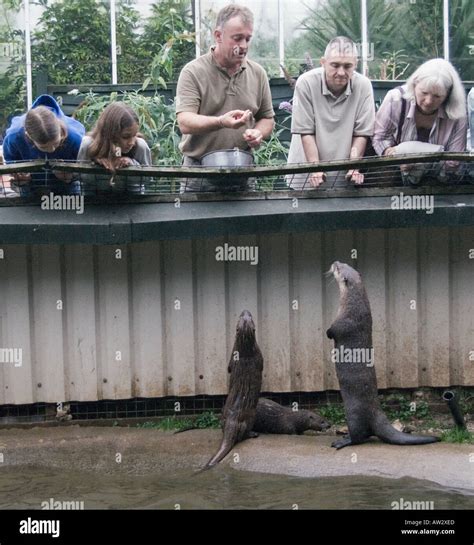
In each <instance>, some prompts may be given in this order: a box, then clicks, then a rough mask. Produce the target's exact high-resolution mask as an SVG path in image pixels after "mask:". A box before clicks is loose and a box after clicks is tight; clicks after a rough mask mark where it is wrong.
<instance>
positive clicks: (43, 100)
mask: <svg viewBox="0 0 474 545" xmlns="http://www.w3.org/2000/svg"><path fill="white" fill-rule="evenodd" d="M84 134H85V129H84V126H83V125H82V124H81V123H79V121H77V120H76V119H73V118H71V117H67V116H66V115H64V113H63V111H62V110H61V108H60V107H59V104H58V103H57V102H56V100H55V99H54V98H53V97H52V96H49V95H41V96H39V97H38V98H37V99H36V100H35V102H34V103H33V105H32V107H31V109H30V110H28V112H27V113H26V114H23V115H20V116H17V117H14V118H13V119H12V123H11V125H10V127H9V128H8V129H7V131H6V135H5V139H4V141H3V157H4V159H5V162H6V163H11V162H14V161H29V160H34V159H46V160H50V159H58V160H72V161H75V160H76V159H77V154H78V152H79V148H80V146H81V142H82V137H83V136H84ZM15 180H16V182H17V184H18V185H19V188H20V194H21V195H22V196H29V195H31V192H32V190H33V189H34V188H35V187H37V186H45V185H46V186H47V187H48V188H49V189H50V190H51V191H53V192H54V193H57V194H61V193H62V194H77V193H79V192H80V185H79V182H77V181H72V174H69V173H66V172H59V171H49V170H47V169H46V170H45V171H43V172H34V173H32V174H29V173H21V174H20V173H18V174H16V175H15Z"/></svg>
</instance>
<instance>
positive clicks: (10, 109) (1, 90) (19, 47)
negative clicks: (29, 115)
mask: <svg viewBox="0 0 474 545" xmlns="http://www.w3.org/2000/svg"><path fill="white" fill-rule="evenodd" d="M20 5H21V1H20V0H0V42H1V43H2V44H9V48H8V50H7V51H8V53H9V56H8V57H5V59H7V58H8V59H9V60H8V61H7V63H5V64H3V62H2V61H3V58H0V69H2V70H0V134H2V133H3V132H4V130H5V129H6V128H7V127H8V125H9V120H10V118H11V117H12V116H13V115H18V114H20V113H22V112H23V111H24V110H25V108H26V81H25V58H24V51H23V49H24V48H23V44H24V33H23V32H21V31H20V30H18V29H16V28H14V26H13V20H14V18H15V16H16V15H17V14H18V12H19V9H20ZM2 65H3V66H2Z"/></svg>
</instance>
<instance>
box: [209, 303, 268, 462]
mask: <svg viewBox="0 0 474 545" xmlns="http://www.w3.org/2000/svg"><path fill="white" fill-rule="evenodd" d="M228 372H229V373H230V382H229V393H228V395H227V399H226V402H225V405H224V409H223V411H222V426H223V435H224V436H223V439H222V443H221V446H220V448H219V450H218V451H217V452H216V454H215V455H214V456H213V457H212V458H211V459H210V460H209V462H208V463H207V464H206V465H205V466H204V468H203V470H206V469H210V468H211V467H213V466H215V465H216V464H218V463H219V462H220V461H221V460H222V459H224V458H225V457H226V456H227V454H228V453H229V452H230V451H231V450H232V448H233V447H234V445H236V444H237V443H239V442H240V441H243V440H244V439H247V438H249V437H257V435H258V434H256V433H255V432H253V431H252V428H253V426H254V422H255V417H256V414H257V403H258V397H259V395H260V388H261V386H262V372H263V356H262V353H261V351H260V348H259V347H258V344H257V340H256V336H255V324H254V322H253V318H252V315H251V314H250V312H249V311H248V310H244V311H243V312H242V314H241V315H240V317H239V321H238V323H237V331H236V336H235V342H234V347H233V350H232V355H231V357H230V362H229V365H228Z"/></svg>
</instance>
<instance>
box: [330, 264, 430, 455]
mask: <svg viewBox="0 0 474 545" xmlns="http://www.w3.org/2000/svg"><path fill="white" fill-rule="evenodd" d="M330 272H331V273H332V274H333V275H334V278H335V279H336V281H337V283H338V286H339V296H340V299H339V309H338V312H337V316H336V319H335V320H334V322H333V323H332V325H331V327H330V328H329V329H328V330H327V336H328V337H329V338H330V339H334V344H335V348H336V349H337V350H338V352H340V353H341V352H342V351H344V352H345V353H346V351H347V350H348V349H349V354H351V353H352V354H355V352H356V351H355V350H354V349H362V350H363V351H364V352H363V353H364V354H367V353H368V354H373V350H372V348H373V345H372V315H371V311H370V304H369V300H368V298H367V294H366V292H365V288H364V286H363V284H362V280H361V277H360V274H359V273H358V272H357V271H356V270H354V269H353V268H352V267H350V266H349V265H346V264H345V263H340V262H338V261H335V262H334V263H333V264H332V265H331V269H330ZM367 349H368V350H369V352H367ZM360 353H361V352H360V351H359V354H360ZM336 373H337V378H338V380H339V385H340V388H341V395H342V399H343V401H344V409H345V412H346V418H347V424H348V428H349V436H348V437H345V438H343V439H341V440H338V441H335V442H334V443H333V444H332V446H333V447H335V448H337V449H340V448H343V447H346V446H348V445H358V444H360V443H364V442H365V441H367V440H368V439H369V438H370V437H371V436H372V435H375V436H377V437H378V438H379V439H381V440H382V441H384V442H385V443H391V444H393V445H422V444H426V443H434V442H436V441H439V439H438V438H437V437H432V436H423V435H412V434H408V433H402V432H400V431H397V430H396V429H395V428H394V427H393V426H392V425H391V424H390V421H389V420H388V418H387V417H386V416H385V414H384V412H383V411H382V408H381V406H380V402H379V399H378V392H377V378H376V374H375V368H374V364H373V361H370V362H367V361H365V362H364V361H361V359H360V358H357V357H353V358H349V361H347V358H344V359H343V361H342V362H341V361H336Z"/></svg>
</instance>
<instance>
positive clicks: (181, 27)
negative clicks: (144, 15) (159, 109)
mask: <svg viewBox="0 0 474 545" xmlns="http://www.w3.org/2000/svg"><path fill="white" fill-rule="evenodd" d="M195 41H196V38H195V34H194V20H193V17H192V11H191V4H190V2H189V0H161V1H158V2H156V3H155V4H153V6H152V14H151V16H150V17H149V18H148V19H147V22H146V25H145V28H144V32H143V36H142V38H141V40H140V48H141V49H142V50H143V51H149V52H152V53H154V57H153V60H152V61H151V65H150V69H149V71H148V72H147V77H146V79H145V81H144V84H143V87H144V88H146V87H148V85H150V83H151V84H153V85H154V86H155V87H161V88H166V82H169V81H172V80H175V79H177V77H178V75H179V72H180V71H181V69H182V68H183V66H184V65H185V64H186V63H188V62H189V61H191V60H193V59H194V55H195V45H194V44H195Z"/></svg>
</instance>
